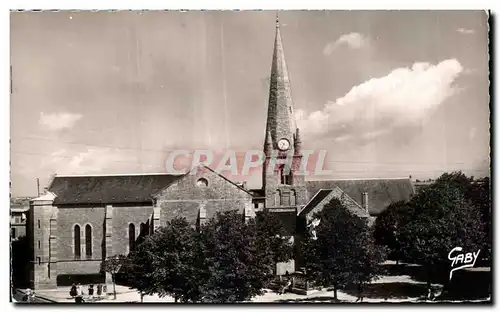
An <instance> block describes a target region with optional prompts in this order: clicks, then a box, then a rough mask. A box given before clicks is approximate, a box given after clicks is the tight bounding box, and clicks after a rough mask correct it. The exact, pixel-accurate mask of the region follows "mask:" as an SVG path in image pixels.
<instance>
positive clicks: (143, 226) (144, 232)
mask: <svg viewBox="0 0 500 312" xmlns="http://www.w3.org/2000/svg"><path fill="white" fill-rule="evenodd" d="M145 235H148V228H147V227H146V224H144V223H143V222H141V225H140V230H139V236H145Z"/></svg>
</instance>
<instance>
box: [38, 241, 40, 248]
mask: <svg viewBox="0 0 500 312" xmlns="http://www.w3.org/2000/svg"><path fill="white" fill-rule="evenodd" d="M38 249H40V241H38Z"/></svg>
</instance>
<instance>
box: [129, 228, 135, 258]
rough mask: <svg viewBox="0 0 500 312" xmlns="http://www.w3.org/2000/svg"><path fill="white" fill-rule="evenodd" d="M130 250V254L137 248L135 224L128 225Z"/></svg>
mask: <svg viewBox="0 0 500 312" xmlns="http://www.w3.org/2000/svg"><path fill="white" fill-rule="evenodd" d="M128 248H129V249H128V250H129V252H130V251H132V250H134V248H135V225H134V224H133V223H130V224H129V225H128Z"/></svg>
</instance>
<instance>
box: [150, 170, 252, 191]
mask: <svg viewBox="0 0 500 312" xmlns="http://www.w3.org/2000/svg"><path fill="white" fill-rule="evenodd" d="M198 168H204V169H207V170H208V171H210V172H213V173H214V174H216V175H218V176H219V177H221V178H222V179H224V180H226V181H227V182H229V183H230V184H232V185H234V186H235V187H237V188H238V189H240V190H242V191H243V192H245V193H247V194H249V195H250V196H252V197H253V196H254V195H253V193H251V192H250V190H247V189H245V188H243V187H241V185H238V184H237V183H235V182H233V181H231V180H229V179H228V178H226V177H225V176H223V175H222V174H220V173H218V172H216V171H215V170H213V169H212V168H210V167H208V166H205V165H203V164H202V165H199V166H196V167H194V168H193V169H191V170H189V171H188V172H186V173H184V174H182V175H180V176H178V178H177V179H175V180H173V181H172V183H174V182H177V181H179V180H180V178H182V177H183V176H186V175H189V174H190V173H191V172H192V171H193V170H198ZM172 183H169V184H167V185H165V186H164V187H162V188H159V189H157V190H156V191H154V192H152V193H151V197H156V196H157V195H158V194H159V193H161V192H162V191H163V190H165V189H166V188H167V187H169V186H170V184H172Z"/></svg>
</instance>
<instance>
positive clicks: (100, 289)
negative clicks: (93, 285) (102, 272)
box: [97, 284, 102, 297]
mask: <svg viewBox="0 0 500 312" xmlns="http://www.w3.org/2000/svg"><path fill="white" fill-rule="evenodd" d="M101 294H102V285H101V284H97V297H101Z"/></svg>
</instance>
